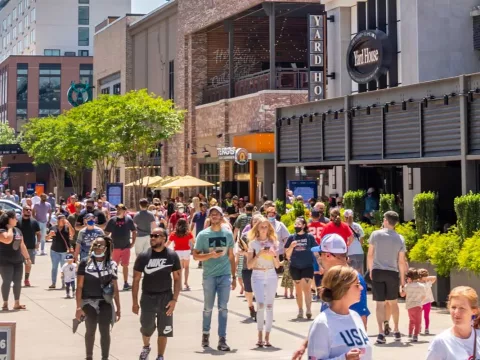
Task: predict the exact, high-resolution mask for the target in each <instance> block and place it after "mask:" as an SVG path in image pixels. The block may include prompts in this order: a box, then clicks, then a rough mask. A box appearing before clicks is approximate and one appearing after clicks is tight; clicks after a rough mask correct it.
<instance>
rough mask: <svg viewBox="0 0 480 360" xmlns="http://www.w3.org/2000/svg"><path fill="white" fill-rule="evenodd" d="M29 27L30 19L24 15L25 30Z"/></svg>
mask: <svg viewBox="0 0 480 360" xmlns="http://www.w3.org/2000/svg"><path fill="white" fill-rule="evenodd" d="M29 27H30V17H29V16H28V14H27V15H25V29H28V28H29Z"/></svg>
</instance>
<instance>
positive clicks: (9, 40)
mask: <svg viewBox="0 0 480 360" xmlns="http://www.w3.org/2000/svg"><path fill="white" fill-rule="evenodd" d="M11 42H12V37H11V36H10V33H7V45H8V44H10V43H11Z"/></svg>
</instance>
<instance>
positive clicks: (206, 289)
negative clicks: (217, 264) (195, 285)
mask: <svg viewBox="0 0 480 360" xmlns="http://www.w3.org/2000/svg"><path fill="white" fill-rule="evenodd" d="M215 296H217V297H218V301H217V303H218V336H219V337H226V336H227V317H228V309H227V305H228V299H229V298H230V275H223V276H211V277H206V278H204V279H203V297H204V302H203V333H204V334H210V325H211V323H212V310H213V304H214V303H215Z"/></svg>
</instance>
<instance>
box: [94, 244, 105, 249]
mask: <svg viewBox="0 0 480 360" xmlns="http://www.w3.org/2000/svg"><path fill="white" fill-rule="evenodd" d="M93 248H94V249H105V248H106V246H105V245H103V244H93Z"/></svg>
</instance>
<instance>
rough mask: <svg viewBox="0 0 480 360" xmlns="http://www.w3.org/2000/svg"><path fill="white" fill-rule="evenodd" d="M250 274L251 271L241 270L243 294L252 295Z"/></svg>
mask: <svg viewBox="0 0 480 360" xmlns="http://www.w3.org/2000/svg"><path fill="white" fill-rule="evenodd" d="M252 272H253V270H245V269H243V270H242V279H243V287H244V288H245V292H248V293H253V289H252Z"/></svg>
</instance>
